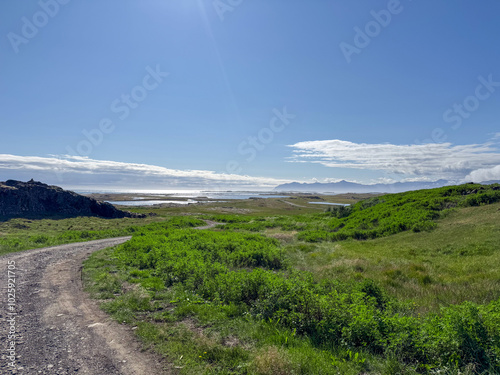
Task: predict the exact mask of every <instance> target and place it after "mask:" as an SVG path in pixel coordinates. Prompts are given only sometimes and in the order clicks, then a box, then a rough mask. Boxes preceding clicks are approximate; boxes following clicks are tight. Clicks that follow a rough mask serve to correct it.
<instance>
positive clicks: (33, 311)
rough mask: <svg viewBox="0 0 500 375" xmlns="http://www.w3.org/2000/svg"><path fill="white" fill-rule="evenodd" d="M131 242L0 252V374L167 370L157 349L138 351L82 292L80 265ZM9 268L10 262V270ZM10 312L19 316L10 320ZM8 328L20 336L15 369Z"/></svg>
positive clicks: (110, 374) (136, 374)
mask: <svg viewBox="0 0 500 375" xmlns="http://www.w3.org/2000/svg"><path fill="white" fill-rule="evenodd" d="M129 239H130V237H120V238H111V239H105V240H97V241H89V242H83V243H73V244H68V245H62V246H55V247H50V248H43V249H35V250H29V251H23V252H19V253H12V254H7V255H4V256H1V257H0V285H1V288H0V290H1V295H0V342H1V343H0V349H1V359H0V360H1V362H0V373H1V374H9V373H12V374H37V375H38V374H92V375H94V374H95V375H115V374H117V375H118V374H123V375H142V374H155V375H156V374H165V373H166V372H165V370H164V369H163V368H162V367H161V366H160V364H159V363H160V360H159V359H158V358H157V357H156V356H155V355H154V354H151V353H147V352H144V351H142V346H141V344H140V343H139V342H138V340H137V339H136V337H135V336H134V334H133V331H132V329H131V328H130V327H129V326H126V325H121V324H118V323H117V322H115V321H113V320H111V318H110V317H109V316H108V315H107V314H105V313H104V312H103V311H101V310H100V309H99V306H98V303H97V302H96V301H94V300H91V299H89V298H88V295H87V294H86V293H85V292H83V290H82V280H81V269H82V262H83V261H84V260H85V259H86V258H87V257H88V256H89V255H90V254H91V253H93V252H95V251H97V250H101V249H104V248H106V247H110V246H115V245H118V244H121V243H123V242H126V241H127V240H129ZM9 265H10V268H13V266H14V267H15V269H11V270H10V271H11V274H10V275H8V271H9ZM12 272H14V273H12ZM13 275H14V276H15V287H16V295H15V302H14V305H13V307H14V308H13V310H10V309H9V308H10V307H9V302H12V301H13V299H12V296H8V292H9V291H8V290H7V289H8V287H9V285H8V282H9V280H8V279H9V278H11V280H10V282H11V284H13V283H12V281H13V280H12V276H13ZM11 286H12V285H11ZM9 297H11V299H10V300H8V298H9ZM11 313H17V315H16V316H15V320H12V316H13V315H11ZM12 325H14V327H15V330H16V336H17V337H16V344H15V353H16V361H15V367H12V366H11V365H9V363H11V360H10V359H9V358H8V355H9V352H8V349H9V342H10V341H11V340H9V339H8V334H9V330H11V326H12Z"/></svg>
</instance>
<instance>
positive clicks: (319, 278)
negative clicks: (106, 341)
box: [86, 186, 500, 374]
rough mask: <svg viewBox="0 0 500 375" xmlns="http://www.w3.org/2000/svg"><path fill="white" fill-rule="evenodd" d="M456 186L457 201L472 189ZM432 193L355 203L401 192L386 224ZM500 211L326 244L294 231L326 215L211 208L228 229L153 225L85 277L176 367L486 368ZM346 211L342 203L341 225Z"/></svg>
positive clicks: (471, 211) (492, 360)
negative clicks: (228, 211)
mask: <svg viewBox="0 0 500 375" xmlns="http://www.w3.org/2000/svg"><path fill="white" fill-rule="evenodd" d="M454 191H461V190H460V188H457V189H455V190H454ZM462 191H466V192H469V193H468V194H460V195H455V196H454V195H453V192H452V194H451V196H452V197H454V198H453V202H452V203H453V205H454V206H455V207H460V206H468V205H469V203H470V202H471V201H472V199H471V198H470V196H474V195H477V194H482V193H480V192H479V193H478V191H480V189H478V190H477V191H476V192H475V193H474V192H472V193H470V191H471V189H470V187H469V186H468V187H466V189H465V190H463V189H462ZM418 194H420V196H421V199H420V201H419V200H418V199H408V196H413V197H415V196H418ZM495 194H496V193H495ZM436 195H437V196H443V190H441V191H439V189H438V190H437V191H436V190H434V191H432V190H431V191H427V192H418V193H409V194H408V195H407V196H405V195H396V198H394V196H386V197H383V199H382V200H383V201H381V200H378V203H374V202H373V200H372V201H371V202H368V203H365V204H364V207H363V209H361V210H360V211H365V210H369V209H370V208H371V207H375V206H376V205H377V204H380V203H382V204H384V203H385V202H387V201H389V202H392V203H391V206H392V207H394V202H396V201H397V202H400V203H401V202H402V203H401V204H400V205H399V207H401V209H400V212H401V211H403V212H406V214H405V215H403V216H401V215H394V222H397V221H398V220H413V219H412V217H413V218H414V217H417V218H420V217H422V215H421V212H422V211H425V210H427V208H428V207H429V202H433V199H434V198H435V197H436ZM445 196H446V197H448V196H449V195H445ZM495 196H496V195H495ZM495 196H494V199H496V198H495ZM433 197H434V198H433ZM476 198H477V197H476ZM447 199H448V198H445V200H447ZM494 199H493V200H494ZM437 201H438V203H439V199H438V200H437ZM476 202H477V201H476ZM434 203H435V199H434ZM441 203H442V202H441ZM441 203H439V206H440V207H441V208H443V207H446V208H449V203H450V202H448V201H446V202H445V203H446V204H444V205H443V204H441ZM406 205H408V206H409V207H410V208H408V207H406ZM386 206H387V205H386ZM422 207H423V208H422ZM499 207H500V205H499V204H492V205H482V206H479V207H469V208H457V209H455V210H454V211H450V210H447V211H446V215H443V212H442V210H440V211H439V210H438V211H439V212H440V214H439V216H440V217H441V219H439V220H438V221H433V223H435V225H434V226H435V227H436V228H435V229H434V230H432V231H423V232H422V231H418V230H417V231H402V232H401V231H400V233H397V234H394V235H392V236H387V235H386V234H387V233H385V234H384V236H383V237H380V238H376V239H372V240H365V241H356V240H354V239H350V240H348V241H339V242H333V243H332V242H322V243H314V242H313V243H311V242H303V241H301V240H300V233H303V232H304V230H307V229H304V228H303V227H304V226H309V228H310V226H312V225H318V224H319V225H320V224H321V222H320V219H321V217H323V220H329V218H328V215H331V213H328V214H327V215H318V214H314V215H300V216H283V215H272V216H268V217H265V216H241V215H223V216H221V215H218V216H217V215H216V216H212V217H210V218H211V219H213V220H217V221H220V222H224V223H226V225H225V226H224V227H221V228H218V229H216V230H215V231H196V230H192V229H183V228H182V226H188V225H184V224H182V223H181V225H177V226H176V227H175V228H172V227H169V226H168V223H167V225H166V226H164V225H161V226H160V225H153V226H149V227H146V228H142V229H141V230H140V231H139V232H137V233H136V234H134V238H133V239H132V241H130V242H129V243H127V244H124V245H121V246H119V247H117V248H116V249H115V250H113V251H110V250H108V252H107V255H106V256H104V257H102V258H99V257H101V256H102V255H100V254H95V255H94V256H93V257H92V258H91V259H90V260H89V263H87V264H86V270H87V271H88V272H89V273H88V274H87V280H88V285H89V286H90V288H93V289H94V293H100V298H107V299H108V300H107V302H105V303H104V305H103V307H104V309H105V310H106V311H108V312H109V313H110V314H112V315H113V316H114V317H115V318H116V319H118V320H119V321H124V322H127V323H129V324H132V325H137V326H138V327H139V328H138V331H139V335H140V337H141V338H142V339H143V341H144V343H145V344H146V345H147V346H150V347H152V348H154V350H156V351H158V352H160V353H162V354H163V355H164V356H165V358H166V359H167V360H169V361H170V362H173V363H174V365H175V366H177V367H178V368H177V369H176V371H177V372H178V373H182V374H195V373H196V374H198V373H199V374H212V373H214V374H226V373H227V374H229V373H231V374H339V373H340V374H350V373H352V374H359V373H373V374H378V373H380V374H414V373H428V374H433V373H438V372H437V371H439V373H447V374H459V373H460V374H473V373H482V374H488V373H496V372H498V371H500V349H499V345H500V299H499V285H498V283H499V280H500V278H499V273H498V271H497V269H496V267H495V266H496V265H497V264H499V263H498V259H497V257H498V256H499V255H498V253H499V252H498V251H497V250H498V243H500V241H499V240H500V238H499V235H500V234H499V224H498V220H497V216H498V209H499ZM378 209H379V210H378V211H379V212H384V211H385V209H386V207H384V206H381V207H379V208H378ZM414 211H415V212H414ZM352 212H356V208H355V209H354V210H353V211H351V212H348V213H340V214H341V216H344V215H345V220H346V222H347V224H346V226H348V225H351V224H349V223H348V221H349V220H350V219H349V217H350V216H351V214H352ZM368 212H370V211H368ZM337 214H338V213H335V215H337ZM413 214H414V215H413ZM363 215H364V214H363ZM372 215H374V212H370V213H369V215H368V216H372ZM433 218H434V217H433ZM433 218H431V217H428V218H427V219H428V220H433ZM337 219H338V218H337ZM342 219H344V218H342ZM359 219H360V217H359V215H358V217H353V218H352V220H354V221H355V222H359ZM427 219H426V220H427ZM419 220H420V219H419ZM297 234H298V235H297ZM99 262H101V263H102V262H104V263H105V264H97V263H99ZM106 262H107V263H106ZM103 270H104V271H103ZM106 270H107V271H106ZM87 271H86V272H87ZM110 275H111V276H110ZM120 285H121V286H120ZM124 286H125V287H124ZM96 289H97V292H96V291H95V290H96Z"/></svg>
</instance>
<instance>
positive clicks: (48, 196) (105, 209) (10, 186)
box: [0, 180, 144, 219]
mask: <svg viewBox="0 0 500 375" xmlns="http://www.w3.org/2000/svg"><path fill="white" fill-rule="evenodd" d="M49 216H60V217H76V216H100V217H104V218H124V217H139V216H140V217H144V215H137V214H134V213H131V212H126V211H121V210H118V209H116V208H115V207H114V206H113V205H111V204H109V203H104V202H98V201H96V200H95V199H92V198H88V197H84V196H82V195H79V194H76V193H74V192H72V191H66V190H64V189H62V188H60V187H57V186H49V185H46V184H43V183H41V182H37V181H33V180H31V181H28V182H21V181H14V180H8V181H6V182H0V219H9V218H15V217H23V218H40V217H49Z"/></svg>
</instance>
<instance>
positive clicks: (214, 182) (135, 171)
mask: <svg viewBox="0 0 500 375" xmlns="http://www.w3.org/2000/svg"><path fill="white" fill-rule="evenodd" d="M0 176H2V178H1V179H2V180H5V179H21V180H23V179H24V180H27V179H31V178H34V179H38V180H41V181H42V182H46V183H50V184H55V185H58V184H59V185H61V186H65V187H80V188H88V189H92V188H95V189H101V188H113V189H115V188H116V189H119V188H132V189H138V190H155V189H169V188H171V189H205V190H216V189H218V188H220V189H225V188H239V189H248V188H272V187H275V186H276V185H279V184H281V183H285V182H289V181H288V180H281V179H274V178H265V177H251V176H244V175H236V174H225V173H216V172H213V171H207V170H179V169H169V168H165V167H161V166H156V165H148V164H137V163H124V162H117V161H109V160H94V159H90V158H88V157H80V156H68V155H65V156H50V157H39V156H18V155H9V154H0Z"/></svg>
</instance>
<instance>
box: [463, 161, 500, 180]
mask: <svg viewBox="0 0 500 375" xmlns="http://www.w3.org/2000/svg"><path fill="white" fill-rule="evenodd" d="M493 180H500V165H497V166H496V167H493V168H482V169H478V170H475V171H473V172H471V173H469V174H468V175H467V176H466V177H465V181H468V182H483V181H493Z"/></svg>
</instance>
